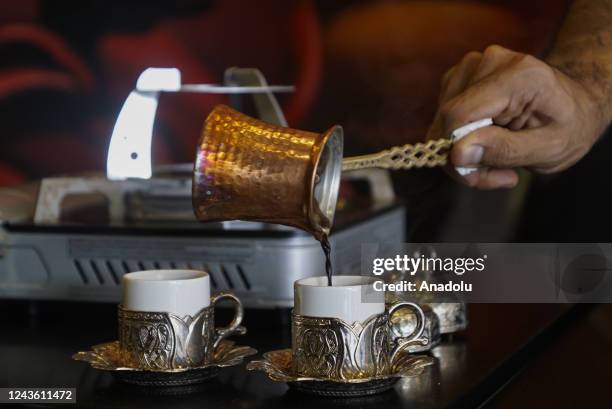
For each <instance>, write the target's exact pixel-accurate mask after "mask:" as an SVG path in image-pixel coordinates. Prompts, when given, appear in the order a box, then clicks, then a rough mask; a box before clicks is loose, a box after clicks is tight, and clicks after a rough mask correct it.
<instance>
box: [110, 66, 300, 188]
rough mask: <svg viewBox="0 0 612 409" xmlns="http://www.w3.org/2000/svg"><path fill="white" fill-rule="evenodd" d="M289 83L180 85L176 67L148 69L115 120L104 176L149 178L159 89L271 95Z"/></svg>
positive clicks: (139, 78)
mask: <svg viewBox="0 0 612 409" xmlns="http://www.w3.org/2000/svg"><path fill="white" fill-rule="evenodd" d="M294 89H295V88H294V87H293V86H288V85H267V84H265V85H262V86H246V87H245V86H225V85H218V84H182V83H181V72H180V71H179V70H178V69H177V68H154V67H151V68H147V69H146V70H144V71H143V72H142V74H140V76H139V77H138V80H137V81H136V88H135V89H134V90H133V91H132V92H130V95H128V97H127V99H126V100H125V102H124V103H123V107H122V108H121V111H120V112H119V116H118V117H117V122H115V127H114V128H113V134H112V135H111V141H110V146H109V148H108V156H107V159H106V177H107V178H108V179H110V180H125V179H128V178H137V179H150V178H151V175H152V173H153V171H152V169H151V139H152V137H153V123H154V121H155V113H156V111H157V105H158V99H159V94H160V92H198V93H207V94H211V93H213V94H271V93H272V92H292V91H293V90H294Z"/></svg>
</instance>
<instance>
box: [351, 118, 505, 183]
mask: <svg viewBox="0 0 612 409" xmlns="http://www.w3.org/2000/svg"><path fill="white" fill-rule="evenodd" d="M491 125H493V120H492V119H491V118H484V119H481V120H478V121H474V122H470V123H468V124H466V125H464V126H462V127H460V128H457V129H455V130H454V131H453V132H452V133H451V135H450V137H449V138H446V139H435V140H430V141H427V142H419V143H416V144H414V145H413V144H406V145H402V146H394V147H393V148H391V149H387V150H384V151H380V152H377V153H372V154H370V155H361V156H353V157H350V158H344V160H343V161H342V170H343V171H345V170H356V169H365V168H385V169H396V170H397V169H412V168H424V167H427V168H433V167H436V166H444V165H446V164H447V163H448V153H449V152H450V148H451V147H452V145H453V143H454V142H457V141H458V140H460V139H461V138H463V137H464V136H466V135H468V134H469V133H470V132H473V131H475V130H477V129H480V128H484V127H485V126H491ZM475 169H476V168H466V167H458V168H457V172H459V174H460V175H462V176H465V175H467V174H469V173H471V172H473V171H474V170H475Z"/></svg>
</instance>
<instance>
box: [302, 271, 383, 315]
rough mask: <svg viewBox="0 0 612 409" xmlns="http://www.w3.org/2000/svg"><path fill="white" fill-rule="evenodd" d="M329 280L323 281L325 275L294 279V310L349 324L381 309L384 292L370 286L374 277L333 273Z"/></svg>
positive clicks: (377, 312) (378, 312) (379, 311)
mask: <svg viewBox="0 0 612 409" xmlns="http://www.w3.org/2000/svg"><path fill="white" fill-rule="evenodd" d="M332 280H333V281H332V283H333V285H332V286H328V285H327V277H326V276H319V277H308V278H304V279H301V280H297V281H296V282H295V283H294V284H293V291H294V302H295V306H294V312H295V313H296V314H298V315H302V316H306V317H320V318H339V319H341V320H343V321H345V322H346V323H348V324H349V325H351V324H353V323H354V322H361V323H364V322H365V321H366V320H367V319H368V318H370V317H371V316H373V315H377V314H382V313H383V312H385V293H384V291H375V290H374V289H373V286H372V284H373V283H374V282H375V281H378V280H376V279H374V278H372V277H364V276H334V277H332Z"/></svg>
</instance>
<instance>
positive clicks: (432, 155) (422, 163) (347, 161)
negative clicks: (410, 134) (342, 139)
mask: <svg viewBox="0 0 612 409" xmlns="http://www.w3.org/2000/svg"><path fill="white" fill-rule="evenodd" d="M451 145H452V141H451V140H450V139H436V140H431V141H427V142H424V143H421V142H419V143H416V144H414V145H413V144H406V145H402V146H394V147H392V148H391V149H387V150H384V151H380V152H377V153H372V154H369V155H361V156H353V157H349V158H344V160H343V161H342V170H343V171H346V170H356V169H365V168H385V169H395V170H397V169H404V170H405V169H412V168H423V167H428V168H433V167H436V166H444V165H446V163H447V162H448V152H449V150H450V147H451Z"/></svg>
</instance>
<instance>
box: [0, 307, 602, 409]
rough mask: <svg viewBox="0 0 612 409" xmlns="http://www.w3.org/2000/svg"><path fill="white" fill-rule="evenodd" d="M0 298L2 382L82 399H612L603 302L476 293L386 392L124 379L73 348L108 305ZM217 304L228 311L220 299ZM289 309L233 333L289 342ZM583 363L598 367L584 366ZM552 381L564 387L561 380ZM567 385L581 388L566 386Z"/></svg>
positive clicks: (108, 333)
mask: <svg viewBox="0 0 612 409" xmlns="http://www.w3.org/2000/svg"><path fill="white" fill-rule="evenodd" d="M0 306H1V310H2V311H3V314H1V316H0V323H1V325H2V330H1V331H0V362H2V370H1V371H0V386H1V387H76V388H77V401H78V402H77V405H76V406H77V407H84V408H97V407H109V408H132V407H138V408H143V407H147V408H157V407H168V406H169V405H172V407H173V408H192V407H193V408H200V409H206V408H219V407H223V408H228V409H229V408H240V409H251V408H286V407H291V408H302V407H304V408H312V407H313V405H317V407H318V408H328V407H329V408H336V407H346V406H348V405H350V406H355V407H359V408H370V407H371V408H374V407H376V408H380V407H385V408H448V407H495V408H510V407H512V408H515V407H532V406H534V405H532V404H534V403H535V402H538V403H539V404H538V405H537V407H550V405H548V404H549V403H551V402H552V400H551V399H552V397H557V398H558V397H561V398H560V399H557V400H558V403H557V404H556V407H576V406H573V405H572V404H574V403H576V399H578V400H579V399H580V396H581V395H582V394H583V393H588V394H589V399H588V400H587V402H590V403H592V404H593V405H596V406H589V405H580V407H610V404H609V403H612V396H611V395H610V392H609V391H610V388H609V381H610V379H612V376H610V375H612V373H611V372H610V370H611V369H610V368H612V362H609V359H610V356H611V355H610V352H609V349H610V348H609V347H610V346H611V345H612V329H611V326H610V324H609V323H610V318H612V308H610V306H609V305H606V306H603V305H602V306H592V307H589V308H587V307H583V306H580V307H574V308H571V309H570V308H568V307H567V306H561V305H552V304H551V305H544V304H542V305H520V304H515V305H509V304H490V305H485V304H474V305H471V306H470V309H469V318H470V325H469V327H468V329H467V330H466V331H464V332H463V333H461V334H455V335H453V336H452V337H448V336H447V337H445V338H444V340H443V342H442V343H441V345H439V346H438V347H437V348H436V350H435V355H436V356H438V357H439V359H438V362H437V363H436V365H434V366H431V367H429V368H427V369H426V370H425V372H424V373H423V374H422V375H421V376H419V377H416V378H408V379H403V380H401V381H400V382H399V383H398V384H397V385H396V387H395V388H394V389H393V390H391V391H389V392H386V393H383V394H380V395H377V396H372V397H368V398H353V399H329V398H318V397H311V396H308V395H303V394H300V393H299V392H295V391H292V390H290V389H289V388H288V386H287V385H286V384H284V383H279V382H273V381H271V380H269V379H268V378H267V376H266V375H265V374H263V373H260V372H249V371H246V370H245V368H244V364H243V365H240V366H237V367H233V368H226V369H224V370H222V371H221V372H220V374H219V376H218V377H217V378H216V379H214V380H212V381H210V382H207V383H204V384H202V385H200V386H198V387H196V388H191V389H189V390H185V389H181V388H174V389H169V390H166V389H164V388H141V387H134V386H130V385H125V384H122V383H120V382H117V381H115V380H114V378H113V377H112V376H111V375H110V374H109V373H107V372H104V371H99V370H95V369H92V368H90V367H89V366H88V365H87V364H86V363H83V362H76V361H73V360H72V359H71V358H70V357H71V355H72V354H73V353H74V352H76V351H79V350H87V349H89V347H90V346H91V345H94V344H98V343H102V342H106V341H109V340H113V339H115V338H116V308H115V306H112V305H107V304H84V303H79V304H77V303H57V302H55V303H52V302H37V303H31V302H18V301H1V302H0ZM219 315H220V316H221V319H223V315H224V314H223V311H221V314H219ZM593 317H595V318H593ZM287 318H288V312H287V311H276V312H261V311H247V313H246V316H245V322H244V324H245V325H246V326H247V327H248V328H249V333H248V334H247V335H246V336H244V337H241V338H239V339H237V341H238V343H239V344H243V345H250V346H253V347H255V348H256V349H258V350H259V351H260V352H265V351H269V350H271V349H279V348H286V347H289V346H290V343H291V339H290V333H289V328H288V326H286V325H281V322H282V321H284V322H286V320H287ZM601 328H604V329H603V330H602V329H601ZM585 338H587V339H591V340H592V339H595V343H594V345H593V348H592V349H589V350H588V352H587V354H586V355H584V354H582V353H581V352H580V350H579V349H578V348H580V347H581V346H580V345H581V343H583V342H584V340H585ZM582 345H584V344H582ZM597 357H599V359H596V358H597ZM585 358H587V359H585ZM593 360H595V361H596V362H595V363H593V362H592V361H593ZM606 360H608V361H606ZM592 365H595V367H596V368H595V369H593V368H591V366H592ZM585 371H587V373H584V372H585ZM589 371H590V372H592V373H593V377H594V378H592V379H591V378H589V376H590V375H589V373H588V372H589ZM577 377H580V378H581V379H582V381H576V378H577ZM556 385H567V389H566V390H562V391H559V389H558V387H557V386H556ZM581 385H582V386H581ZM580 388H582V389H580ZM564 394H565V395H568V394H571V395H572V396H576V397H577V398H573V399H572V398H567V397H566V398H563V396H564ZM534 399H535V400H534ZM581 402H583V403H584V402H585V401H584V400H583V401H581ZM602 402H606V404H603V405H602ZM568 404H570V405H569V406H568ZM70 407H75V406H74V405H70Z"/></svg>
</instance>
